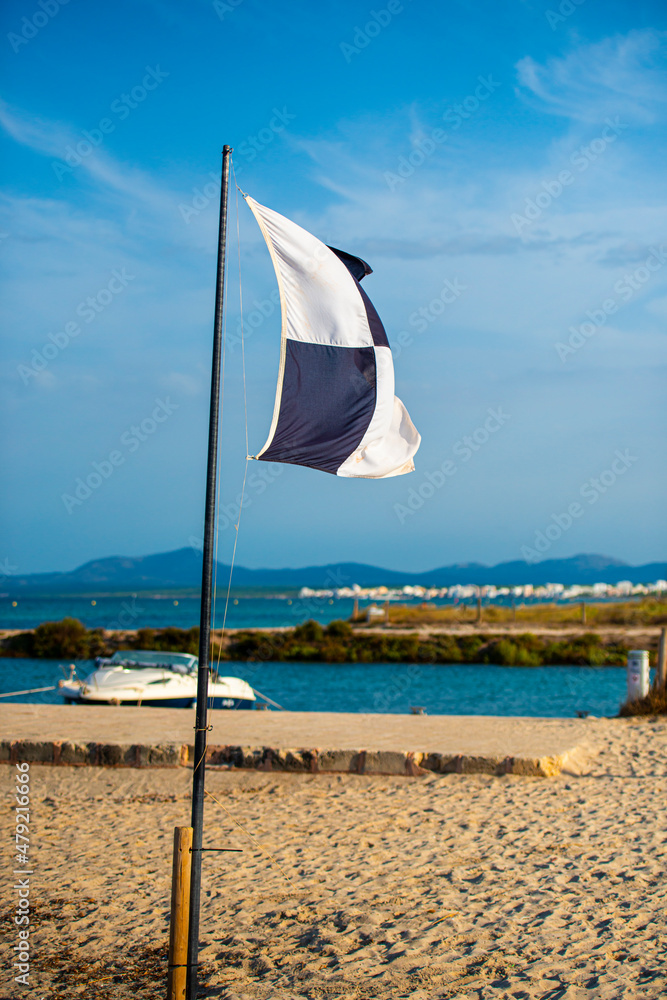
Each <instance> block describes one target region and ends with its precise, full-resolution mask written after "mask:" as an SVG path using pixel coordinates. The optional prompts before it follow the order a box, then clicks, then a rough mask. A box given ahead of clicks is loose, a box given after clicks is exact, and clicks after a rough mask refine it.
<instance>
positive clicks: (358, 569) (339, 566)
mask: <svg viewBox="0 0 667 1000" xmlns="http://www.w3.org/2000/svg"><path fill="white" fill-rule="evenodd" d="M201 566H202V556H201V552H198V551H197V550H196V549H192V548H186V549H177V550H176V551H175V552H162V553H159V554H157V555H151V556H137V557H128V556H110V557H109V558H107V559H95V560H93V561H92V562H87V563H84V565H83V566H79V568H78V569H75V570H73V571H72V572H71V573H34V574H30V575H28V576H13V577H9V578H8V579H7V580H6V582H5V584H4V586H3V589H4V590H6V591H7V592H9V593H10V595H12V596H13V595H15V594H35V595H37V594H41V595H45V596H47V595H48V596H56V595H58V594H74V593H78V594H100V593H132V592H135V591H136V592H138V591H152V592H160V591H164V590H179V589H186V588H198V587H199V586H200V584H201ZM228 576H229V566H225V565H223V564H222V563H218V580H220V579H222V580H227V579H228ZM665 578H667V563H664V562H661V563H648V564H647V565H644V566H629V565H628V564H627V563H624V562H621V561H620V560H619V559H611V558H609V557H607V556H596V555H578V556H572V557H571V558H570V559H545V560H544V562H541V563H537V564H534V565H533V564H530V563H526V562H523V561H521V560H516V561H514V562H505V563H499V564H498V565H497V566H491V567H489V566H483V565H482V564H481V563H459V564H456V565H454V566H442V567H441V568H440V569H432V570H426V571H424V572H423V573H402V572H400V571H399V570H391V569H382V568H381V567H378V566H367V565H365V564H364V563H331V564H329V565H326V566H304V567H302V568H301V569H289V568H286V569H246V568H245V567H243V566H237V567H236V568H235V569H234V588H235V589H236V590H237V591H238V590H246V589H249V588H262V589H264V590H267V589H268V590H274V591H279V590H281V589H282V590H286V589H290V590H293V589H298V588H299V587H313V588H316V589H321V588H333V587H343V586H351V585H352V584H354V583H358V584H359V586H361V587H372V586H377V585H380V584H386V585H388V586H389V585H391V586H399V585H400V586H405V585H406V584H416V583H421V584H424V585H428V586H439V587H448V586H451V585H452V584H455V583H477V584H495V585H496V586H511V585H517V584H520V583H532V584H535V585H538V584H541V583H563V584H565V585H570V584H574V583H578V584H592V583H598V582H602V581H603V582H605V583H618V582H619V580H632V582H633V583H652V582H653V581H654V580H658V579H663V580H664V579H665Z"/></svg>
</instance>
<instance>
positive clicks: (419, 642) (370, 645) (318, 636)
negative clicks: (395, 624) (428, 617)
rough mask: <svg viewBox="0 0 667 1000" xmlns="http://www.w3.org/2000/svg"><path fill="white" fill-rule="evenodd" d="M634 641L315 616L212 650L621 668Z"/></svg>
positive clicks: (59, 651)
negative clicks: (404, 628)
mask: <svg viewBox="0 0 667 1000" xmlns="http://www.w3.org/2000/svg"><path fill="white" fill-rule="evenodd" d="M198 644H199V629H198V628H191V629H180V628H163V629H150V628H142V629H138V630H137V631H136V632H129V633H125V634H120V633H110V632H104V631H103V630H102V629H92V630H90V631H89V630H87V629H86V628H85V627H84V626H83V625H82V624H81V622H79V621H77V620H76V619H74V618H64V619H63V620H62V621H60V622H46V623H44V624H43V625H40V626H38V628H36V629H35V630H34V631H32V632H24V633H21V634H19V635H15V636H10V637H8V638H6V639H5V640H4V641H3V643H2V646H3V648H2V650H1V652H2V655H4V656H17V657H33V658H50V659H68V660H73V659H90V658H92V657H95V656H110V655H111V654H112V653H115V652H116V651H117V650H118V649H160V650H164V651H165V652H184V653H194V654H196V653H197V651H198ZM628 648H629V647H628V646H626V645H625V644H624V643H619V642H610V641H604V640H603V639H602V638H601V637H600V636H599V635H596V634H595V633H594V632H587V633H585V634H582V635H577V636H571V637H568V638H562V639H556V638H555V637H550V636H549V635H548V634H547V635H533V634H532V633H531V632H523V633H521V634H513V635H511V636H507V635H502V636H501V635H497V634H496V635H494V634H493V632H492V631H491V630H490V631H489V632H488V633H485V632H479V633H475V634H468V635H452V634H446V635H439V634H435V635H433V634H432V635H414V634H412V635H410V634H405V633H404V632H401V631H393V630H386V631H377V632H367V631H365V630H363V629H353V628H352V627H351V626H350V625H349V624H348V622H343V621H334V622H331V623H330V624H329V625H327V626H322V625H320V624H319V623H318V622H315V621H307V622H304V623H303V624H302V625H298V626H297V627H296V628H293V629H288V630H286V631H284V632H259V631H254V630H251V629H248V630H247V631H242V632H236V633H233V634H231V635H229V636H228V637H226V638H225V641H224V645H223V647H222V648H221V649H220V648H219V646H218V644H217V643H215V642H214V643H213V646H212V650H211V655H212V658H213V657H215V658H216V659H217V657H218V655H219V656H220V659H221V660H247V661H258V660H259V661H278V662H281V661H291V662H295V661H296V662H299V661H300V662H305V661H314V662H323V663H435V664H439V663H442V664H445V663H497V664H500V665H503V666H529V667H532V666H535V667H537V666H550V665H554V664H577V665H582V666H586V665H594V666H614V665H622V664H624V663H625V660H626V657H627V652H628Z"/></svg>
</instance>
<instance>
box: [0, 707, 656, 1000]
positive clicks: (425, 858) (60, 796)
mask: <svg viewBox="0 0 667 1000" xmlns="http://www.w3.org/2000/svg"><path fill="white" fill-rule="evenodd" d="M533 721H536V720H533ZM595 725H596V730H595V742H596V749H597V750H598V755H597V756H596V757H591V759H590V761H589V764H588V767H587V769H586V773H584V774H582V775H579V776H575V775H570V774H563V775H561V776H559V777H554V778H538V777H523V776H519V775H515V774H508V775H503V776H492V775H483V774H432V773H429V774H427V775H426V776H423V777H414V778H413V777H398V776H397V777H387V776H381V775H354V774H341V775H331V774H312V775H311V774H281V773H262V772H257V771H211V772H210V773H209V775H208V777H207V788H208V790H209V792H210V794H211V797H210V798H209V799H208V803H207V813H206V843H207V844H208V845H209V846H216V847H225V846H226V847H235V848H241V849H242V853H240V854H209V855H207V856H206V858H205V860H204V892H203V909H202V925H201V940H202V945H203V947H202V953H201V958H202V962H203V963H204V964H203V973H204V975H203V982H204V987H203V988H202V991H201V995H202V996H205V997H211V998H212V997H216V998H220V1000H270V998H271V1000H274V998H275V1000H293V998H302V997H303V998H341V1000H342V998H350V1000H362V998H376V997H377V998H380V1000H397V998H403V997H405V998H407V997H411V998H416V1000H435V998H446V997H458V998H470V1000H472V998H484V1000H486V998H510V997H511V998H541V1000H561V998H564V1000H583V998H596V1000H598V998H600V1000H612V998H614V1000H615V998H618V997H623V998H628V1000H633V998H642V1000H645V998H654V997H655V998H657V997H659V996H661V995H663V994H664V993H665V991H666V990H667V967H666V963H665V948H666V945H667V918H666V916H665V908H664V851H665V843H666V841H667V834H665V829H666V828H667V822H666V819H667V816H666V813H667V808H666V803H667V794H666V793H667V721H665V720H650V719H640V720H608V721H605V720H599V721H598V722H596V724H595ZM14 771H15V768H14V766H13V765H7V764H5V765H3V767H2V770H1V771H0V773H2V774H3V776H4V778H3V792H4V800H5V804H6V807H5V809H4V811H3V812H4V816H3V825H4V829H3V835H2V836H3V843H4V844H5V845H9V844H10V836H11V837H12V838H13V833H14V828H13V824H14V813H13V811H12V807H13V804H14V802H13V785H14ZM30 775H31V778H30V782H31V789H32V792H31V794H32V803H31V821H30V837H31V858H32V860H33V869H32V870H33V871H34V874H33V876H31V905H32V906H33V907H34V910H33V912H32V915H31V920H32V921H33V926H34V936H33V938H32V941H31V945H32V964H31V977H30V989H29V990H26V989H25V987H23V986H20V985H17V984H12V982H11V975H10V968H11V962H12V961H13V958H12V955H13V952H12V951H11V948H12V946H13V944H14V940H13V938H14V933H13V927H12V925H11V919H12V918H13V915H14V912H15V905H16V903H15V894H16V891H15V890H14V889H12V888H11V881H9V880H7V879H5V881H4V887H3V890H2V910H3V914H4V921H3V922H4V926H5V929H6V930H8V929H9V933H8V934H6V935H5V943H4V945H3V955H2V970H3V982H2V989H1V990H0V992H1V995H2V996H3V997H4V996H12V997H14V996H16V997H19V996H29V997H31V998H42V997H44V998H47V997H48V998H49V1000H57V998H59V1000H66V998H70V997H84V998H86V1000H88V998H90V1000H93V998H99V1000H106V998H108V1000H112V998H113V1000H121V998H123V1000H125V998H128V1000H129V998H131V997H132V998H137V1000H144V998H146V1000H148V998H151V1000H152V998H158V997H159V998H162V997H163V996H164V995H165V986H164V982H165V971H166V943H167V936H168V915H169V887H170V864H171V845H172V835H173V827H174V826H175V825H187V823H188V822H189V799H190V782H191V771H190V769H189V768H186V767H179V768H173V769H166V768H162V769H157V768H144V769H134V768H118V769H114V768H104V767H53V766H48V765H39V764H33V765H31V769H30ZM5 857H6V858H7V857H8V855H7V852H5ZM9 862H10V864H11V853H10V854H9ZM10 928H11V929H10Z"/></svg>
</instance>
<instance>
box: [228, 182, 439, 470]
mask: <svg viewBox="0 0 667 1000" xmlns="http://www.w3.org/2000/svg"><path fill="white" fill-rule="evenodd" d="M246 201H247V203H248V205H249V207H250V209H251V210H252V212H253V215H254V216H255V218H256V219H257V222H258V223H259V227H260V229H261V231H262V234H263V236H264V239H265V240H266V243H267V246H268V248H269V252H270V254H271V259H272V260H273V266H274V268H275V271H276V276H277V278H278V286H279V290H280V303H281V309H282V330H281V351H280V370H279V373H278V388H277V391H276V402H275V407H274V411H273V421H272V423H271V429H270V431H269V436H268V439H267V442H266V444H265V445H264V447H263V448H262V450H261V451H260V452H258V453H257V455H253V456H251V457H252V458H261V459H263V460H264V461H267V462H287V463H289V464H292V465H306V466H309V467H310V468H312V469H320V470H321V471H322V472H331V473H333V474H334V475H337V476H347V477H359V478H365V479H385V478H387V477H389V476H400V475H403V473H406V472H412V471H413V469H414V463H413V457H414V454H415V452H416V451H417V448H418V447H419V442H420V440H421V439H420V436H419V434H418V432H417V430H416V429H415V426H414V424H413V423H412V421H411V420H410V417H409V415H408V411H407V410H406V409H405V407H404V405H403V403H402V402H401V401H400V399H398V398H397V397H396V396H395V395H394V365H393V360H392V356H391V348H390V347H389V342H388V340H387V335H386V333H385V330H384V327H383V325H382V322H381V320H380V317H379V316H378V314H377V312H376V311H375V308H374V306H373V303H372V302H371V301H370V299H369V298H368V296H367V295H366V293H365V292H364V290H363V289H362V287H361V285H360V281H361V279H362V278H363V277H364V276H365V275H366V274H370V273H371V268H370V267H369V266H368V264H366V262H365V261H363V260H361V258H360V257H354V256H352V255H351V254H348V253H345V252H344V251H342V250H336V249H334V248H333V247H328V246H326V245H325V244H324V243H322V242H321V241H320V240H318V239H317V238H316V237H315V236H313V235H312V234H311V233H308V232H306V230H305V229H302V228H301V227H300V226H297V225H296V223H294V222H291V221H290V220H289V219H286V218H285V217H284V216H282V215H278V213H277V212H273V211H272V210H271V209H270V208H265V207H264V206H263V205H259V204H258V203H257V202H256V201H254V199H253V198H250V197H249V196H246Z"/></svg>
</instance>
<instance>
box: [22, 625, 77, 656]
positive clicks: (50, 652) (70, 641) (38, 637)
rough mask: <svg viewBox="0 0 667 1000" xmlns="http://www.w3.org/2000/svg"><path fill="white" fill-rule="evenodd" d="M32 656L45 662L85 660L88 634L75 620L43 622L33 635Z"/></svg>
mask: <svg viewBox="0 0 667 1000" xmlns="http://www.w3.org/2000/svg"><path fill="white" fill-rule="evenodd" d="M32 648H33V655H34V656H37V657H43V658H44V659H47V660H58V659H60V658H61V657H62V658H63V659H68V660H85V659H87V658H88V656H89V655H90V653H89V650H90V644H89V641H88V632H87V630H86V627H85V625H82V624H81V622H80V621H78V619H76V618H63V620H62V621H59V622H44V623H43V624H42V625H38V626H37V628H36V629H35V631H34V633H33V640H32Z"/></svg>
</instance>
